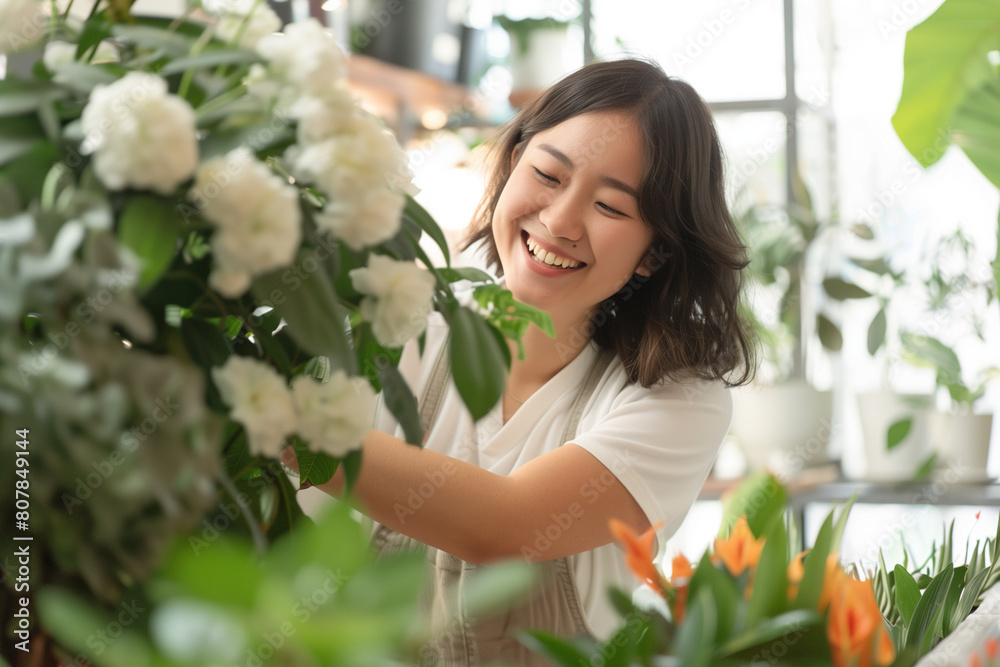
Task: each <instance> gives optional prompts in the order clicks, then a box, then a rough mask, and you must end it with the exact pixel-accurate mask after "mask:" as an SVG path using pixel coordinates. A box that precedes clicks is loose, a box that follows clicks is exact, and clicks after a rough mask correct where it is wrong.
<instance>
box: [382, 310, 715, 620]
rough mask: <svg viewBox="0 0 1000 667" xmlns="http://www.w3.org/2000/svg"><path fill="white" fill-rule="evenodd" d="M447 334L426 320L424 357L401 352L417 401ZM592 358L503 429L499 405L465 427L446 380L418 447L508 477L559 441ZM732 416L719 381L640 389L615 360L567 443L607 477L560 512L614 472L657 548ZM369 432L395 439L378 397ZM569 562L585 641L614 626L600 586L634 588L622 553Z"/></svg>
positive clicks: (588, 497) (546, 533)
mask: <svg viewBox="0 0 1000 667" xmlns="http://www.w3.org/2000/svg"><path fill="white" fill-rule="evenodd" d="M447 336H448V326H447V324H446V323H445V321H444V318H443V317H442V316H441V315H440V314H439V313H433V314H432V315H431V318H430V320H429V322H428V327H427V336H426V342H425V347H424V354H423V357H421V356H420V355H419V351H418V347H417V344H416V342H415V341H410V342H409V343H407V345H406V346H405V348H404V350H403V355H402V358H401V360H400V363H399V370H400V372H401V373H402V375H403V377H404V378H405V379H406V381H407V382H408V383H409V385H410V388H411V389H412V390H413V393H414V394H415V395H416V396H418V397H419V396H421V395H422V392H423V389H424V386H425V384H426V383H427V382H428V381H429V379H430V375H431V371H432V367H433V365H434V360H435V359H436V358H437V355H438V351H439V350H440V349H441V346H442V345H444V344H445V343H446V341H447ZM597 355H598V348H597V346H596V344H594V343H591V344H590V346H589V347H587V348H586V349H584V350H583V351H582V352H581V353H580V354H579V355H577V357H576V358H574V359H573V360H572V361H570V362H569V364H567V365H566V366H565V367H564V368H563V369H562V370H561V371H559V373H557V374H556V375H555V377H553V378H552V379H551V380H549V381H548V382H547V383H546V384H545V385H543V386H542V387H541V388H540V389H538V390H537V391H536V392H535V393H534V394H532V395H531V396H530V397H528V398H527V399H526V400H525V401H524V404H523V405H521V406H520V407H519V408H518V410H517V412H515V413H514V415H513V416H512V417H511V418H510V420H509V421H508V422H507V423H506V424H503V423H502V414H501V411H502V408H501V403H502V402H501V403H498V404H497V405H496V406H495V407H494V409H493V411H492V412H491V413H490V414H488V415H487V416H486V417H484V418H482V419H481V420H480V421H479V422H478V423H474V422H473V421H472V417H471V415H470V414H469V412H468V409H467V408H466V407H465V404H464V403H463V402H462V399H461V397H460V396H459V394H458V390H457V389H456V388H455V385H454V383H453V382H448V388H447V389H446V390H445V394H444V396H443V397H442V399H441V404H440V408H439V411H438V415H437V418H436V420H435V422H434V424H433V426H432V427H431V430H430V433H429V434H428V436H427V440H426V443H425V445H424V446H425V448H427V449H430V450H433V451H437V452H441V453H443V454H447V455H448V456H452V457H455V458H458V459H461V460H463V461H468V462H470V463H473V464H475V465H478V466H480V467H481V468H485V469H486V470H489V471H491V472H494V473H496V474H498V475H509V474H510V473H512V472H513V471H514V470H517V469H518V468H519V467H521V466H522V465H524V464H525V463H527V462H528V461H530V460H532V459H534V458H536V457H538V456H541V455H542V454H544V453H546V452H549V451H551V450H554V449H556V448H557V447H559V446H560V445H562V444H563V443H562V442H559V439H560V436H561V435H562V433H563V429H564V428H565V426H566V418H567V415H568V412H569V409H570V406H571V404H572V403H573V400H574V399H575V398H576V394H577V392H578V391H579V388H580V385H581V384H582V383H583V381H584V378H585V377H586V375H587V373H588V371H589V370H590V368H591V366H592V364H593V362H594V359H595V358H596V356H597ZM731 417H732V399H731V397H730V393H729V390H728V389H727V388H726V387H725V385H724V384H722V383H721V382H691V383H687V384H665V383H661V384H659V385H654V386H653V387H651V388H649V389H644V388H643V387H642V386H641V385H638V384H631V385H630V384H628V383H627V378H626V374H625V370H624V368H623V366H622V364H621V361H620V360H619V359H618V358H617V357H616V358H615V359H614V360H613V361H612V362H611V365H610V366H609V367H608V368H607V370H606V371H605V372H604V374H603V376H602V377H601V379H600V381H599V383H598V385H597V388H596V390H595V391H594V394H593V395H592V396H591V398H590V400H589V402H588V403H587V405H586V407H585V409H584V411H583V416H582V417H581V419H580V423H579V427H578V428H577V435H576V437H575V438H573V439H572V440H571V442H573V443H575V444H577V445H579V446H580V447H583V448H584V449H586V450H587V451H588V452H590V453H591V454H593V455H594V456H595V457H597V459H598V460H599V461H600V462H601V463H602V464H604V466H605V467H606V468H607V469H608V472H607V473H605V474H603V475H601V476H599V477H597V478H595V479H592V480H589V481H588V482H586V483H584V484H583V485H581V489H580V502H579V503H578V505H579V506H578V507H575V508H574V507H572V506H570V505H568V506H567V509H566V511H565V512H566V514H567V515H568V514H570V513H571V512H573V513H576V514H577V515H579V513H580V512H581V511H583V512H585V511H586V508H587V506H588V504H594V503H597V502H599V501H600V498H601V493H602V492H603V491H604V490H605V489H606V488H607V487H608V485H609V482H610V481H611V479H610V477H609V475H614V476H615V477H616V478H617V479H618V480H619V481H620V482H621V483H622V484H624V485H625V488H627V489H628V490H629V492H630V493H631V494H632V496H633V497H634V498H635V500H636V501H637V502H638V503H639V506H640V507H641V508H642V509H643V511H644V512H645V513H646V517H647V518H648V519H649V521H650V524H655V523H656V522H657V521H662V522H663V529H662V530H661V531H660V532H659V534H658V536H659V537H660V541H659V544H661V545H662V544H663V543H664V542H665V540H666V539H667V538H669V537H670V536H671V535H672V534H673V533H674V532H675V531H676V530H677V528H678V527H679V526H680V524H681V521H682V520H683V519H684V516H685V515H686V514H687V512H688V510H689V509H690V507H691V504H692V503H693V502H694V500H695V498H696V496H697V495H698V491H699V490H700V489H701V486H702V484H703V483H704V481H705V478H706V477H707V476H708V473H709V470H710V469H711V467H712V463H713V461H714V460H715V455H716V452H717V451H718V448H719V445H720V444H721V443H722V440H723V438H724V437H725V435H726V432H727V431H728V429H729V423H730V419H731ZM374 428H376V429H377V430H380V431H383V432H386V433H390V434H393V435H396V436H397V437H400V438H403V437H404V435H403V432H402V429H401V428H400V427H399V424H398V423H397V422H396V420H395V418H393V416H392V413H391V412H390V411H389V410H388V408H387V407H386V406H385V404H384V402H383V401H382V399H381V397H380V399H379V403H378V407H377V409H376V415H375V423H374ZM602 478H603V479H602ZM566 519H567V517H566V516H556V517H553V519H552V521H551V522H550V523H549V524H547V525H546V526H545V527H543V528H542V529H541V530H540V531H539V532H536V533H535V536H536V538H537V539H536V540H535V541H534V543H533V544H530V545H525V546H526V548H527V549H531V550H532V551H531V552H526V555H529V556H531V557H532V558H533V559H535V560H544V551H545V550H546V549H547V548H548V547H547V546H546V544H547V541H550V540H554V539H558V537H559V535H560V534H561V532H562V531H563V530H564V529H565V526H566V525H567V524H566ZM539 554H540V555H541V557H540V558H539ZM570 563H571V565H572V566H573V568H574V572H575V575H576V582H577V587H578V589H579V594H580V600H581V603H582V605H583V611H584V614H585V616H586V621H587V623H588V626H589V630H590V632H591V634H593V635H594V636H595V637H597V638H598V639H607V638H609V637H610V635H611V633H612V632H613V631H614V630H615V629H617V627H618V626H619V625H620V624H621V622H622V620H621V618H620V616H619V615H618V614H617V613H616V612H615V610H614V608H613V607H612V606H611V603H610V601H609V598H608V593H607V589H608V586H612V585H614V586H617V587H618V588H621V589H623V590H626V591H629V590H633V589H635V588H636V585H637V580H636V578H635V576H634V575H633V574H632V573H631V572H630V571H629V570H628V568H627V566H626V565H625V558H624V554H623V552H622V551H621V549H620V548H619V547H618V546H617V545H616V544H615V543H611V544H607V545H605V546H602V547H598V548H596V549H593V550H591V551H587V552H584V553H581V554H577V555H575V556H572V557H570Z"/></svg>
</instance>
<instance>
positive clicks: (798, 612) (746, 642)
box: [716, 609, 823, 657]
mask: <svg viewBox="0 0 1000 667" xmlns="http://www.w3.org/2000/svg"><path fill="white" fill-rule="evenodd" d="M822 622H823V617H822V616H820V615H819V614H817V613H816V610H814V609H795V610H793V611H788V612H785V613H783V614H779V615H777V616H775V617H774V618H767V619H764V620H763V621H761V622H760V623H758V624H757V626H756V627H754V628H752V629H749V630H747V631H746V632H744V633H743V634H741V635H740V636H739V637H736V638H735V639H732V640H730V641H729V642H727V643H726V644H724V645H723V646H722V647H721V648H720V649H719V651H718V653H717V654H716V657H726V656H731V655H733V654H735V653H739V652H742V651H746V650H747V649H751V648H754V647H764V645H765V644H768V643H770V642H772V641H774V640H775V639H779V638H782V637H788V636H790V635H793V634H797V633H799V632H800V631H801V630H804V629H805V628H808V627H811V626H817V625H820V624H821V623H822Z"/></svg>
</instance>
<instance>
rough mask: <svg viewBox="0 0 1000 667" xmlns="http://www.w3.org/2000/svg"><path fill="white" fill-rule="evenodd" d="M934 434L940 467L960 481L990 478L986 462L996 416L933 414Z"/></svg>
mask: <svg viewBox="0 0 1000 667" xmlns="http://www.w3.org/2000/svg"><path fill="white" fill-rule="evenodd" d="M931 418H932V420H931V423H932V426H931V434H932V437H933V444H934V449H935V451H936V452H937V454H938V461H939V462H938V468H939V469H940V470H942V471H944V472H947V473H948V475H950V476H952V477H957V480H956V481H959V482H985V481H987V480H989V479H990V477H989V475H988V473H987V472H986V464H987V462H988V460H989V453H990V433H991V432H992V430H993V415H956V414H948V413H944V412H934V413H932V414H931Z"/></svg>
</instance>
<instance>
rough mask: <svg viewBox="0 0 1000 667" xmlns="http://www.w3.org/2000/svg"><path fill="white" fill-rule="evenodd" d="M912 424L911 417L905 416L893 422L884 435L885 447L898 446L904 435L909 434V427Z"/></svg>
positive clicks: (904, 437)
mask: <svg viewBox="0 0 1000 667" xmlns="http://www.w3.org/2000/svg"><path fill="white" fill-rule="evenodd" d="M911 426H913V417H905V418H903V419H900V420H899V421H896V422H893V423H892V424H891V425H890V426H889V430H888V432H887V433H886V436H885V447H886V449H889V450H892V449H894V448H896V447H897V446H899V444H900V443H901V442H903V440H905V439H906V436H908V435H909V434H910V427H911Z"/></svg>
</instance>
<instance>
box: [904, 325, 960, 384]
mask: <svg viewBox="0 0 1000 667" xmlns="http://www.w3.org/2000/svg"><path fill="white" fill-rule="evenodd" d="M900 339H901V340H902V342H903V347H904V349H905V355H904V359H905V360H906V361H907V362H909V363H911V364H913V365H915V366H924V367H927V368H933V369H934V370H935V371H937V374H938V383H939V384H948V383H956V382H961V380H962V365H961V364H960V363H959V361H958V355H956V354H955V352H954V351H953V350H952V349H951V348H949V347H947V346H946V345H945V344H944V343H942V342H941V341H939V340H938V339H936V338H933V337H931V336H918V335H916V334H911V333H904V334H902V335H901V336H900Z"/></svg>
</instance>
